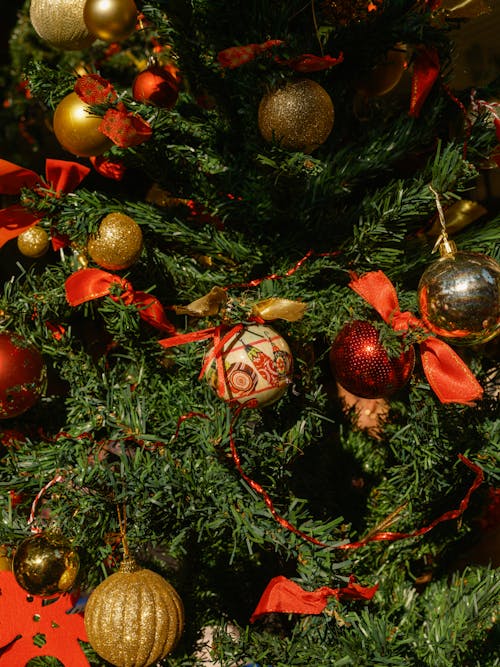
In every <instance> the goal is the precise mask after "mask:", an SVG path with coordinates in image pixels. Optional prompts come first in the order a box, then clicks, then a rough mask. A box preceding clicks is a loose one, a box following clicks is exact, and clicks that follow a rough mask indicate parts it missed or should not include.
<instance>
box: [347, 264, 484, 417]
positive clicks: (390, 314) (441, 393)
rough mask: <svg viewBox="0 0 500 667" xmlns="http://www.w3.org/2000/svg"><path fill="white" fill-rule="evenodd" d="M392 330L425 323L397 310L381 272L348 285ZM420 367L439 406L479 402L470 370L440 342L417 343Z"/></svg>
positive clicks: (421, 326)
mask: <svg viewBox="0 0 500 667" xmlns="http://www.w3.org/2000/svg"><path fill="white" fill-rule="evenodd" d="M349 287H351V288H352V289H353V290H354V291H355V292H356V293H357V294H359V295H360V296H361V297H363V299H365V301H367V302H368V303H369V304H370V306H372V307H373V308H375V310H376V311H377V312H378V313H379V315H381V317H382V319H383V320H384V321H385V322H387V323H388V324H390V325H391V326H392V328H393V329H394V330H395V331H408V330H409V329H422V330H425V331H427V328H426V327H425V324H424V323H423V322H422V321H421V320H419V319H418V318H417V317H415V315H412V313H410V312H408V311H406V312H403V313H402V312H401V311H400V310H399V302H398V297H397V294H396V290H395V288H394V285H393V284H392V283H391V281H390V280H389V278H388V277H387V276H386V275H385V274H384V273H383V272H382V271H371V272H369V273H366V274H365V275H364V276H362V277H361V278H355V279H354V280H353V281H352V282H350V283H349ZM420 354H421V359H422V367H423V369H424V373H425V375H426V377H427V380H428V381H429V384H430V386H431V387H432V389H433V390H434V392H435V393H436V395H437V397H438V398H439V400H440V401H441V402H442V403H463V404H465V405H470V404H471V403H473V402H474V401H476V400H478V399H480V398H481V397H482V395H483V389H482V387H481V385H480V384H479V382H478V381H477V380H476V378H475V377H474V375H473V374H472V372H471V370H470V369H469V367H468V366H467V365H466V364H465V363H464V362H463V361H462V359H461V358H460V357H459V356H458V354H456V352H454V351H453V350H452V349H451V347H450V346H449V345H448V344H447V343H445V342H444V341H442V340H439V339H437V338H434V337H433V336H430V337H428V338H425V339H424V340H422V341H421V342H420Z"/></svg>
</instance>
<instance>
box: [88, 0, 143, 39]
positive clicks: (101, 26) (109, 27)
mask: <svg viewBox="0 0 500 667" xmlns="http://www.w3.org/2000/svg"><path fill="white" fill-rule="evenodd" d="M83 18H84V20H85V23H86V25H87V28H88V29H89V30H90V31H91V32H93V33H94V34H95V35H97V36H98V37H100V38H101V39H103V40H104V41H105V42H121V41H122V40H124V39H127V37H129V36H130V35H131V34H132V33H133V32H134V29H135V24H136V23H137V7H136V6H135V2H134V0H87V2H86V3H85V9H84V11H83Z"/></svg>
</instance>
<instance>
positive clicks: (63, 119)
mask: <svg viewBox="0 0 500 667" xmlns="http://www.w3.org/2000/svg"><path fill="white" fill-rule="evenodd" d="M101 122H102V118H101V117H100V116H93V115H91V113H90V107H89V105H88V104H85V102H84V101H83V100H82V99H81V98H80V97H79V96H78V95H77V94H76V93H69V95H66V97H63V99H62V100H61V101H60V102H59V104H58V105H57V107H56V110H55V112H54V119H53V127H54V134H55V135H56V139H57V141H58V142H59V143H60V144H61V146H62V147H63V148H65V149H66V150H67V151H69V152H70V153H73V155H77V156H79V157H91V156H93V155H101V153H104V152H105V151H107V150H108V148H111V146H112V145H113V142H112V141H111V139H108V137H107V136H106V135H105V134H103V133H102V132H101V131H100V130H99V126H100V124H101Z"/></svg>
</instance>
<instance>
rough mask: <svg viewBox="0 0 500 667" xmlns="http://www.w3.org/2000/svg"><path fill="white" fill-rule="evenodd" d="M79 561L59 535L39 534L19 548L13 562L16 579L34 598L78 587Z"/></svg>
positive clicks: (28, 539) (26, 540) (74, 552)
mask: <svg viewBox="0 0 500 667" xmlns="http://www.w3.org/2000/svg"><path fill="white" fill-rule="evenodd" d="M79 568H80V559H79V558H78V554H77V553H76V551H74V550H73V549H72V548H71V546H70V544H69V542H68V541H67V540H66V539H65V538H64V537H63V536H62V535H60V534H59V533H51V532H46V533H39V534H37V535H32V536H31V537H28V538H26V539H25V540H24V541H23V542H21V544H20V545H19V546H18V547H17V549H16V552H15V554H14V558H13V561H12V571H13V573H14V577H15V579H16V581H17V583H18V584H19V586H21V588H24V590H25V591H27V592H28V593H30V594H31V595H41V596H46V595H53V594H54V593H64V592H66V591H68V590H69V589H70V588H71V587H72V586H73V584H74V583H75V580H76V577H77V574H78V570H79Z"/></svg>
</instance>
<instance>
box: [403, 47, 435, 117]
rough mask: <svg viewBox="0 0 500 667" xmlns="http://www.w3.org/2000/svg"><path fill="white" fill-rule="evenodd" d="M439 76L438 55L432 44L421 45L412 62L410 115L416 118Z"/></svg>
mask: <svg viewBox="0 0 500 667" xmlns="http://www.w3.org/2000/svg"><path fill="white" fill-rule="evenodd" d="M438 76H439V55H438V52H437V49H435V48H434V47H432V46H429V47H421V48H420V49H419V50H418V52H417V57H416V59H415V62H414V63H413V77H412V82H411V98H410V111H409V114H410V116H413V117H414V118H417V116H418V115H419V114H420V111H421V110H422V107H423V105H424V102H425V100H426V99H427V97H428V96H429V93H430V92H431V90H432V86H433V85H434V83H435V82H436V79H437V78H438Z"/></svg>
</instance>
